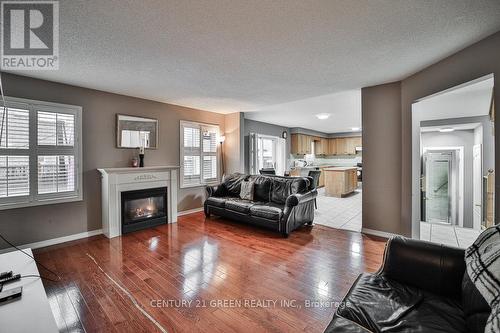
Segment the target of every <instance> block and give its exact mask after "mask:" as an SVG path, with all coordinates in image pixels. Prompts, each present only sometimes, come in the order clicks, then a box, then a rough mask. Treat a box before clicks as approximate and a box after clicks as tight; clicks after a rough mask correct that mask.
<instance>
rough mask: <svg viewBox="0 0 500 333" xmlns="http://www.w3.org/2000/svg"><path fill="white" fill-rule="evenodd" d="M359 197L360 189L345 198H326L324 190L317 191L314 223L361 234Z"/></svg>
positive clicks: (360, 194)
mask: <svg viewBox="0 0 500 333" xmlns="http://www.w3.org/2000/svg"><path fill="white" fill-rule="evenodd" d="M361 197H362V191H361V187H359V188H358V189H357V190H356V191H355V192H354V193H352V194H351V195H349V196H347V197H345V198H335V197H327V196H325V189H324V188H320V189H318V197H317V198H316V200H317V203H318V209H317V210H316V213H315V216H314V223H317V224H322V225H326V226H328V227H332V228H337V229H344V230H350V231H357V232H361Z"/></svg>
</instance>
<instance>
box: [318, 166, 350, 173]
mask: <svg viewBox="0 0 500 333" xmlns="http://www.w3.org/2000/svg"><path fill="white" fill-rule="evenodd" d="M349 170H358V168H357V167H327V168H324V169H323V171H342V172H344V171H349Z"/></svg>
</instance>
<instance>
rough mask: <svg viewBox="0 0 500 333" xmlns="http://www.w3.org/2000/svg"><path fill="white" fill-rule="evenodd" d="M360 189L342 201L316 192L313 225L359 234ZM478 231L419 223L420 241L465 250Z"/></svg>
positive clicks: (323, 192) (321, 189) (321, 190)
mask: <svg viewBox="0 0 500 333" xmlns="http://www.w3.org/2000/svg"><path fill="white" fill-rule="evenodd" d="M362 195H363V194H362V190H361V186H360V187H359V188H358V189H357V190H356V191H355V192H354V193H353V194H351V195H349V196H347V197H345V198H335V197H327V196H325V190H324V189H323V188H320V189H319V190H318V197H317V203H318V209H317V210H316V213H315V217H314V223H317V224H322V225H325V226H328V227H332V228H337V229H344V230H350V231H356V232H361V216H362V215H361V198H362ZM479 233H480V231H477V230H473V229H469V228H460V227H452V226H447V225H442V224H432V223H427V222H422V223H421V224H420V237H421V239H423V240H427V241H431V242H435V243H442V244H446V245H452V246H457V247H461V248H465V247H468V246H469V245H471V244H472V243H473V242H474V240H476V238H477V236H478V235H479Z"/></svg>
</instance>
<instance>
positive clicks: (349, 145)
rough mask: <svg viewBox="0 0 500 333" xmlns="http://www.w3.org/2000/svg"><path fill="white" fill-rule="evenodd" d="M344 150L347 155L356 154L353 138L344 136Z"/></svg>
mask: <svg viewBox="0 0 500 333" xmlns="http://www.w3.org/2000/svg"><path fill="white" fill-rule="evenodd" d="M345 152H346V154H348V155H354V154H356V146H355V138H345Z"/></svg>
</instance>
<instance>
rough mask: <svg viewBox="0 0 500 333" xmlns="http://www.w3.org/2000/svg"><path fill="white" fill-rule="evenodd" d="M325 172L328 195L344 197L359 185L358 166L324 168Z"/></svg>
mask: <svg viewBox="0 0 500 333" xmlns="http://www.w3.org/2000/svg"><path fill="white" fill-rule="evenodd" d="M323 172H324V177H325V195H326V196H330V197H337V198H342V197H344V196H346V195H348V194H350V193H352V192H354V191H355V190H356V188H357V187H358V176H357V168H356V167H333V168H324V169H323Z"/></svg>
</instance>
